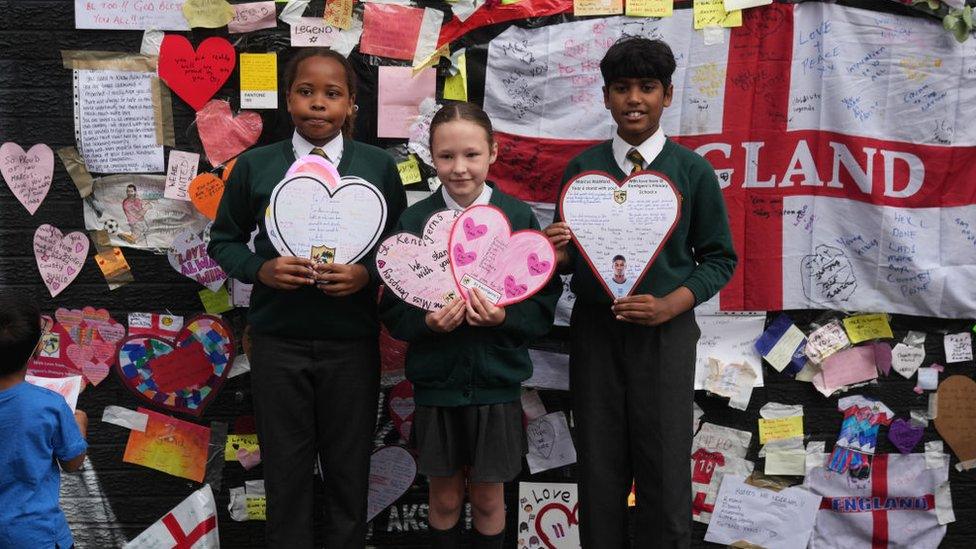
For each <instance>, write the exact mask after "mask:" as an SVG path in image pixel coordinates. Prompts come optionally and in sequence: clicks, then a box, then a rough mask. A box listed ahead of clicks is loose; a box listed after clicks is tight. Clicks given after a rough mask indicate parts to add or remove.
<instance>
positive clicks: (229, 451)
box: [224, 435, 258, 461]
mask: <svg viewBox="0 0 976 549" xmlns="http://www.w3.org/2000/svg"><path fill="white" fill-rule="evenodd" d="M241 448H243V449H245V450H247V451H248V452H253V451H255V450H257V449H258V436H257V435H227V445H226V446H224V461H237V450H239V449H241Z"/></svg>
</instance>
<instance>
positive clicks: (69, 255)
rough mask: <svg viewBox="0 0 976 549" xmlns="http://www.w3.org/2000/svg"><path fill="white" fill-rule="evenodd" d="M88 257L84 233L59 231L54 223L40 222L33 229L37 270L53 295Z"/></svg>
mask: <svg viewBox="0 0 976 549" xmlns="http://www.w3.org/2000/svg"><path fill="white" fill-rule="evenodd" d="M86 257H88V237H86V236H85V233H82V232H79V231H75V232H73V233H68V234H63V233H62V232H61V231H60V230H59V229H58V228H57V227H55V226H54V225H48V224H44V225H41V226H40V227H38V228H37V230H36V231H34V259H35V260H36V261H37V270H38V271H40V273H41V279H43V280H44V285H45V286H47V289H48V291H49V292H51V297H55V296H57V295H58V294H60V293H61V292H63V291H64V289H65V288H67V287H68V284H71V282H72V281H73V280H74V279H75V278H76V277H77V276H78V274H79V273H81V268H82V267H83V266H84V264H85V258H86Z"/></svg>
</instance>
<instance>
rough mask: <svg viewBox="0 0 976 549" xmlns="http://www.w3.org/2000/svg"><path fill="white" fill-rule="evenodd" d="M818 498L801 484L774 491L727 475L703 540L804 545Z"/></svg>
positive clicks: (776, 548)
mask: <svg viewBox="0 0 976 549" xmlns="http://www.w3.org/2000/svg"><path fill="white" fill-rule="evenodd" d="M820 499H821V498H820V496H817V495H814V494H812V493H810V492H808V491H807V490H805V489H803V488H798V487H792V488H787V489H785V490H781V491H779V492H774V491H772V490H766V489H763V488H757V487H755V486H750V485H748V484H746V483H745V479H743V478H742V477H735V476H731V475H726V476H725V478H723V479H722V485H721V488H719V491H718V498H717V499H716V500H715V510H714V511H712V521H711V522H710V523H709V525H708V531H707V532H705V541H710V542H713V543H720V544H723V545H728V544H730V543H735V542H737V541H747V542H749V543H751V544H754V545H759V546H762V547H767V548H769V549H786V548H797V547H806V546H807V542H808V541H809V540H810V536H811V535H812V534H813V522H814V520H815V519H816V517H817V511H818V510H819V508H820Z"/></svg>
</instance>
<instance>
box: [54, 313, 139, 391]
mask: <svg viewBox="0 0 976 549" xmlns="http://www.w3.org/2000/svg"><path fill="white" fill-rule="evenodd" d="M54 318H55V319H57V323H58V324H59V325H61V326H62V327H63V328H64V330H65V332H66V333H67V334H68V337H69V338H70V343H68V344H67V346H66V347H65V353H66V354H67V356H68V359H69V360H70V361H71V363H72V364H73V365H74V367H75V368H77V369H78V371H80V372H81V374H82V375H83V376H85V379H87V380H88V381H89V382H91V383H92V384H93V385H98V384H99V383H101V382H102V381H103V380H104V379H105V378H106V377H108V374H109V371H110V370H111V368H112V365H113V364H115V353H116V349H117V347H118V344H119V342H120V341H122V338H124V337H125V326H123V325H122V324H120V323H118V322H116V321H115V319H113V318H112V315H110V314H109V312H108V311H107V310H105V309H96V308H94V307H85V308H84V309H65V308H61V309H58V310H57V311H55V312H54Z"/></svg>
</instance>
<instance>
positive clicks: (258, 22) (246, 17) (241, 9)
mask: <svg viewBox="0 0 976 549" xmlns="http://www.w3.org/2000/svg"><path fill="white" fill-rule="evenodd" d="M233 7H234V18H233V19H231V21H230V23H227V32H229V33H232V34H233V33H241V32H251V31H256V30H260V29H273V28H275V27H277V26H278V22H277V21H276V20H275V3H274V2H273V1H270V2H249V3H247V4H234V6H233Z"/></svg>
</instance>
